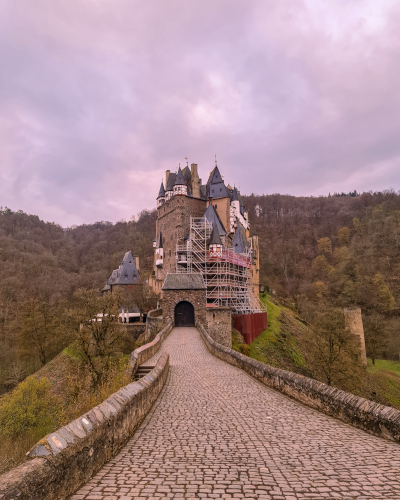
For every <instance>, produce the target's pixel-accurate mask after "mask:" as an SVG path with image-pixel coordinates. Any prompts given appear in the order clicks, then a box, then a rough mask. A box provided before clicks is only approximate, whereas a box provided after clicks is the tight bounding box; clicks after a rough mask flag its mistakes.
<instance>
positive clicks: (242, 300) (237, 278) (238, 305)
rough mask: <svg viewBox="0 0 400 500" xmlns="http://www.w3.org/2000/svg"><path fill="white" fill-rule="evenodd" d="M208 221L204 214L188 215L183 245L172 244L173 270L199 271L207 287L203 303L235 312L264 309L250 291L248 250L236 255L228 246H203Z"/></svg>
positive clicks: (208, 228) (179, 271)
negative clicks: (228, 308)
mask: <svg viewBox="0 0 400 500" xmlns="http://www.w3.org/2000/svg"><path fill="white" fill-rule="evenodd" d="M211 232H212V223H211V222H209V221H208V220H207V219H206V218H205V217H190V233H189V239H188V241H187V242H186V245H177V246H176V272H177V273H201V274H202V275H203V279H204V282H205V284H206V287H207V292H206V296H207V302H208V303H211V304H213V305H216V306H229V307H232V309H233V310H234V312H236V313H237V314H250V313H256V312H264V311H266V308H265V306H264V304H263V303H262V302H261V301H260V300H259V299H258V298H256V297H252V296H251V293H250V286H251V284H250V280H251V250H250V248H249V249H248V250H246V252H245V253H241V254H237V253H235V252H234V251H233V250H232V249H230V248H223V249H222V250H221V251H220V252H217V253H215V252H214V253H213V252H210V251H209V250H208V248H207V246H208V241H209V239H210V236H211Z"/></svg>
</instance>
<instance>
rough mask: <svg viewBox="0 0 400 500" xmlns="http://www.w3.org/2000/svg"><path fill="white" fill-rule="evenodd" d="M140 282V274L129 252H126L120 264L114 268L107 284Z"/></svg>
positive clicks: (133, 283)
mask: <svg viewBox="0 0 400 500" xmlns="http://www.w3.org/2000/svg"><path fill="white" fill-rule="evenodd" d="M138 283H140V274H139V271H138V270H137V268H136V262H135V259H134V258H133V257H132V254H131V252H126V254H125V255H124V258H123V260H122V262H121V265H120V266H119V268H118V269H115V270H114V271H113V272H112V273H111V276H110V278H109V280H108V281H107V284H108V285H136V284H138Z"/></svg>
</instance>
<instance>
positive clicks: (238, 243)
mask: <svg viewBox="0 0 400 500" xmlns="http://www.w3.org/2000/svg"><path fill="white" fill-rule="evenodd" d="M248 246H249V244H248V242H247V238H246V231H245V229H244V227H243V226H242V225H241V224H238V227H237V229H236V233H235V237H234V238H233V243H232V249H233V251H234V252H235V253H244V252H245V251H246V250H247V249H248Z"/></svg>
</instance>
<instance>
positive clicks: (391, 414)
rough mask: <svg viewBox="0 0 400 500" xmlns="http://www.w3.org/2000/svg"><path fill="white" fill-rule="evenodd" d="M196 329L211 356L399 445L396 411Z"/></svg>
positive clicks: (398, 414) (399, 417)
mask: <svg viewBox="0 0 400 500" xmlns="http://www.w3.org/2000/svg"><path fill="white" fill-rule="evenodd" d="M196 326H197V328H198V330H199V331H200V334H201V337H202V339H203V341H204V343H205V345H206V347H207V349H208V350H209V351H210V352H211V354H213V355H214V356H217V357H218V358H220V359H222V360H223V361H226V362H227V363H229V364H231V365H234V366H236V367H238V368H241V369H242V370H244V371H245V372H246V373H248V374H249V375H251V376H252V377H254V378H255V379H257V380H258V381H259V382H261V383H263V384H265V385H267V386H268V387H272V388H273V389H276V390H278V391H280V392H282V393H283V394H286V395H287V396H290V397H292V398H293V399H295V400H296V401H299V402H300V403H303V404H304V405H306V406H310V407H311V408H315V409H316V410H319V411H321V412H322V413H325V414H326V415H329V416H331V417H335V418H337V419H338V420H342V421H343V422H346V423H348V424H351V425H353V426H355V427H358V428H360V429H362V430H364V431H366V432H368V433H370V434H374V435H375V436H379V437H383V438H386V439H390V440H392V441H396V442H400V411H399V410H396V409H395V408H390V407H389V406H384V405H381V404H379V403H375V402H374V401H369V400H367V399H364V398H360V397H358V396H355V395H354V394H350V393H348V392H344V391H341V390H340V389H336V388H335V387H330V386H328V385H326V384H323V383H322V382H318V381H317V380H313V379H311V378H308V377H304V376H302V375H298V374H297V373H293V372H289V371H286V370H281V369H279V368H274V367H272V366H269V365H266V364H264V363H261V361H256V360H255V359H252V358H248V357H247V356H244V355H243V354H241V353H239V352H237V351H234V350H233V349H230V348H228V347H225V346H223V345H221V344H218V343H217V342H215V341H214V340H213V339H212V338H211V337H210V336H209V334H208V333H207V331H206V330H205V328H204V327H203V325H202V324H201V323H200V322H197V324H196Z"/></svg>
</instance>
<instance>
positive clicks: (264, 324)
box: [233, 312, 268, 344]
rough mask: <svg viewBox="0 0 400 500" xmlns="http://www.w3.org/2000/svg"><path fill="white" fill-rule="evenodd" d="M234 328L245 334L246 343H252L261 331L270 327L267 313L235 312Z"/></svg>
mask: <svg viewBox="0 0 400 500" xmlns="http://www.w3.org/2000/svg"><path fill="white" fill-rule="evenodd" d="M233 328H234V329H235V330H238V331H239V332H240V333H241V334H242V335H243V338H244V341H245V343H246V344H251V343H252V342H253V341H254V340H255V339H256V338H257V337H258V336H259V335H260V333H262V332H263V331H264V330H265V329H266V328H268V317H267V313H266V312H261V313H254V314H234V315H233Z"/></svg>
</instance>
